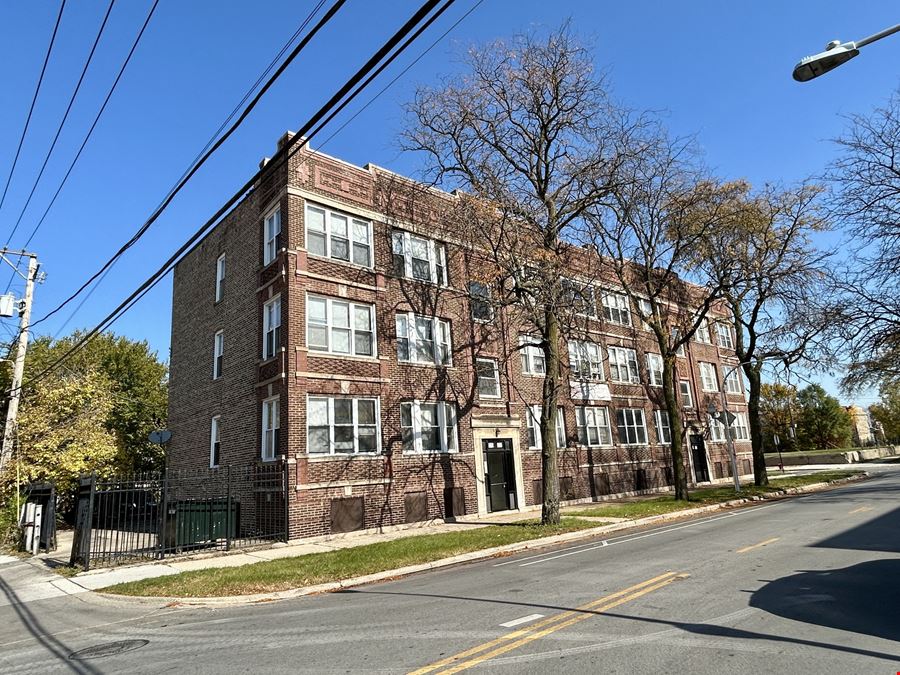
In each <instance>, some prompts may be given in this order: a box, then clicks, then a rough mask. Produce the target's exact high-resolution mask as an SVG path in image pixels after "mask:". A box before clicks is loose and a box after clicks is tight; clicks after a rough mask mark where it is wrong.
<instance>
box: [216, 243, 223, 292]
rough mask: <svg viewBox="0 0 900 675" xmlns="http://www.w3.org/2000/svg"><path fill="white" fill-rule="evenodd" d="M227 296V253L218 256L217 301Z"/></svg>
mask: <svg viewBox="0 0 900 675" xmlns="http://www.w3.org/2000/svg"><path fill="white" fill-rule="evenodd" d="M224 297H225V254H224V253H223V254H222V255H220V256H219V257H218V258H216V302H221V300H222V298H224Z"/></svg>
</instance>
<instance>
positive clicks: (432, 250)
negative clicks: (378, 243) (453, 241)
mask: <svg viewBox="0 0 900 675" xmlns="http://www.w3.org/2000/svg"><path fill="white" fill-rule="evenodd" d="M391 242H392V247H393V251H394V274H396V275H397V276H398V277H406V278H407V279H417V280H419V281H430V282H431V283H433V284H438V285H440V286H446V285H447V255H446V251H445V250H444V245H443V244H439V243H438V242H436V241H434V240H432V239H425V238H424V237H417V236H416V235H414V234H410V233H409V232H401V231H399V230H397V231H394V232H393V234H392V235H391Z"/></svg>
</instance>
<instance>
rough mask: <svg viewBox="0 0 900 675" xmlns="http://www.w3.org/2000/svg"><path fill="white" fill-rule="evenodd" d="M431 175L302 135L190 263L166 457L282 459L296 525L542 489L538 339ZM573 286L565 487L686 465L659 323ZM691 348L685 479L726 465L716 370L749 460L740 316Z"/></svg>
mask: <svg viewBox="0 0 900 675" xmlns="http://www.w3.org/2000/svg"><path fill="white" fill-rule="evenodd" d="M284 142H285V139H282V143H284ZM416 186H418V184H415V183H413V182H412V181H410V180H409V179H407V178H404V177H402V176H398V175H397V174H394V173H391V172H390V171H387V170H385V169H381V168H379V167H376V166H373V165H366V166H365V167H357V166H354V165H351V164H348V163H346V162H343V161H341V160H338V159H335V158H332V157H329V156H327V155H323V154H321V153H318V152H311V151H309V150H304V151H301V152H298V153H297V154H296V155H295V156H294V157H293V158H292V159H291V160H290V162H289V164H288V166H286V167H284V166H281V167H271V168H270V170H269V171H268V172H266V173H264V174H263V176H262V177H261V179H260V180H259V182H258V184H257V186H256V187H255V188H254V190H252V191H251V192H250V193H249V194H248V195H247V196H246V197H245V198H244V199H243V201H241V202H240V203H239V204H238V205H237V206H236V207H235V208H234V209H233V210H232V211H231V212H230V214H228V215H227V216H225V217H224V218H223V220H222V221H221V222H220V223H219V224H218V225H217V226H216V227H215V229H213V230H212V232H210V233H209V234H208V235H207V236H206V237H205V238H204V239H203V240H202V241H201V242H199V243H198V244H197V245H196V246H195V247H194V248H193V250H192V251H190V252H189V253H188V254H187V255H186V256H185V257H184V258H183V259H182V260H181V261H180V262H179V263H178V265H177V266H176V268H175V278H174V290H173V309H172V312H173V321H172V355H171V379H170V392H171V393H170V398H169V410H170V413H169V425H170V428H171V430H172V433H173V436H172V441H171V444H170V447H169V461H170V466H171V467H172V468H173V469H182V468H184V469H188V468H200V467H203V468H206V467H211V468H215V467H222V469H223V470H225V469H226V467H228V466H229V465H234V466H238V465H244V466H246V465H247V464H249V463H253V464H259V465H263V464H268V463H275V462H284V463H285V464H286V465H287V466H288V469H289V470H288V472H287V475H288V483H289V484H288V489H287V493H288V495H289V497H288V501H289V503H288V504H287V505H283V504H281V505H279V506H278V508H281V506H286V511H285V512H286V513H288V514H289V516H288V517H289V521H290V522H289V534H290V537H291V538H296V537H304V536H315V535H322V534H329V533H331V532H336V531H342V530H347V529H361V528H377V527H383V526H389V525H396V524H398V523H404V522H411V521H416V520H424V519H430V518H442V517H451V516H457V515H462V514H484V513H489V512H493V511H500V510H509V509H512V510H517V509H522V508H524V507H526V506H529V505H534V504H539V503H540V502H541V498H542V484H541V451H540V437H539V434H540V429H539V428H538V426H537V425H536V423H535V419H536V417H537V416H539V413H540V410H539V409H540V402H541V390H542V386H543V385H542V383H543V373H544V359H543V355H542V354H541V352H540V350H539V349H537V348H536V347H533V346H532V345H531V344H530V343H529V342H528V339H529V337H528V335H526V334H524V332H522V330H521V328H520V327H519V326H517V325H515V324H514V323H512V319H511V318H510V316H509V312H507V311H506V309H501V308H494V307H493V306H492V305H491V303H490V292H489V290H488V289H487V288H486V287H485V286H484V284H482V283H479V282H478V281H477V279H478V274H477V272H478V270H477V266H478V264H479V258H478V254H477V253H478V252H476V251H472V250H471V249H468V248H466V246H464V245H463V244H462V243H461V242H459V241H456V240H455V237H454V236H453V233H452V232H447V231H446V230H442V229H440V228H438V227H435V224H434V222H430V221H433V218H431V212H430V211H429V210H428V209H427V208H420V207H421V205H418V204H414V203H413V202H412V201H410V200H409V197H408V196H406V195H404V193H405V192H409V190H410V189H411V187H416ZM416 189H418V190H420V191H421V190H422V186H418V187H417V188H416ZM429 194H431V195H433V198H434V199H438V200H444V201H445V202H451V201H452V200H454V199H456V197H455V196H454V195H451V194H447V193H443V192H439V191H437V190H433V191H429ZM398 202H399V203H401V204H403V203H408V205H409V206H410V207H411V208H409V209H408V210H409V213H408V214H404V215H401V216H398V215H397V214H396V205H397V203H398ZM392 205H393V206H392ZM392 209H393V210H394V211H395V212H394V213H391V210H392ZM584 255H585V256H587V255H589V254H588V253H587V252H585V254H584ZM585 264H593V265H596V263H595V261H591V260H587V259H585ZM573 274H576V272H573ZM580 292H581V293H582V295H583V297H584V302H585V307H584V315H585V316H586V319H587V321H588V322H589V323H590V327H589V330H588V338H587V339H584V340H579V341H574V340H573V341H571V342H570V343H569V344H568V345H567V346H566V347H564V350H563V353H564V354H566V355H570V356H569V359H568V360H569V362H570V363H569V366H568V368H566V371H567V372H566V377H567V378H568V381H569V386H568V387H567V388H566V389H565V392H564V395H563V396H562V398H561V400H560V402H559V413H560V414H559V417H558V428H557V437H558V443H559V446H560V453H559V474H560V489H561V493H562V498H563V499H564V500H573V499H585V498H591V497H595V496H597V495H600V494H614V493H622V492H628V491H633V490H643V489H647V488H652V487H659V486H663V485H667V484H671V481H672V466H671V453H670V451H669V420H668V417H667V415H666V413H665V410H664V401H663V398H662V395H661V393H662V388H661V378H662V375H661V373H662V366H661V359H660V357H659V355H658V354H656V353H654V352H656V351H658V348H656V347H655V340H654V339H653V338H652V336H651V334H650V332H649V331H648V330H647V329H646V327H644V326H642V325H641V322H640V321H639V320H636V319H635V318H634V317H635V310H634V308H633V307H631V306H630V302H629V300H628V298H627V297H626V296H625V295H624V294H623V293H622V292H621V291H619V292H617V289H616V288H615V285H614V284H613V283H604V284H603V285H602V287H601V286H600V285H596V286H594V285H591V286H590V287H587V288H586V289H582V290H581V291H580ZM719 319H721V321H719ZM520 332H522V334H520ZM679 356H680V358H678V363H677V368H676V370H677V373H676V376H677V386H678V389H679V398H680V402H681V404H682V407H683V411H684V412H683V421H684V425H685V429H686V434H687V436H686V438H685V465H686V469H687V474H688V477H689V480H690V481H692V482H695V483H706V482H711V481H712V480H716V479H725V478H727V477H728V476H729V475H730V473H731V465H730V462H729V457H728V452H727V447H726V438H725V430H724V427H722V426H721V425H719V424H718V423H712V422H711V421H710V419H709V418H708V416H707V414H706V410H707V405H708V403H709V402H713V403H716V404H717V405H718V404H719V403H720V401H721V398H722V396H723V394H722V393H720V392H722V389H724V396H726V397H727V398H728V407H729V410H730V411H731V412H733V413H735V415H736V419H735V422H734V425H733V434H734V438H735V445H736V448H737V454H738V467H739V471H740V473H742V474H744V475H746V474H750V473H751V471H752V469H751V461H750V457H751V448H750V435H749V425H748V422H747V404H746V400H745V396H744V385H743V382H742V378H741V377H740V375H739V369H738V368H737V363H738V360H737V358H736V356H735V351H734V339H733V334H732V332H731V330H730V329H729V326H728V324H727V315H726V314H725V313H723V312H719V311H718V310H716V311H714V312H713V313H712V315H711V317H710V321H709V323H708V324H704V325H703V326H702V328H701V330H700V331H699V332H698V333H697V336H696V338H695V340H694V341H692V342H691V343H690V344H689V345H687V348H686V349H685V350H684V352H683V354H681V355H679ZM279 499H280V497H279ZM273 504H275V502H274V501H273ZM347 514H352V516H353V517H352V518H350V517H348V516H347ZM339 516H340V517H339ZM243 517H246V514H244V512H243V511H242V518H243ZM339 521H340V522H339Z"/></svg>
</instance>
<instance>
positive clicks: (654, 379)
mask: <svg viewBox="0 0 900 675" xmlns="http://www.w3.org/2000/svg"><path fill="white" fill-rule="evenodd" d="M646 357H647V377H649V379H650V386H651V387H661V386H663V358H662V355H661V354H654V353H652V352H647V354H646Z"/></svg>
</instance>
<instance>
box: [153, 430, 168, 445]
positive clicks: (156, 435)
mask: <svg viewBox="0 0 900 675" xmlns="http://www.w3.org/2000/svg"><path fill="white" fill-rule="evenodd" d="M171 438H172V432H171V431H169V430H168V429H157V430H156V431H151V432H150V442H151V443H156V444H157V445H165V444H166V443H168V442H169V440H170V439H171Z"/></svg>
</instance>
